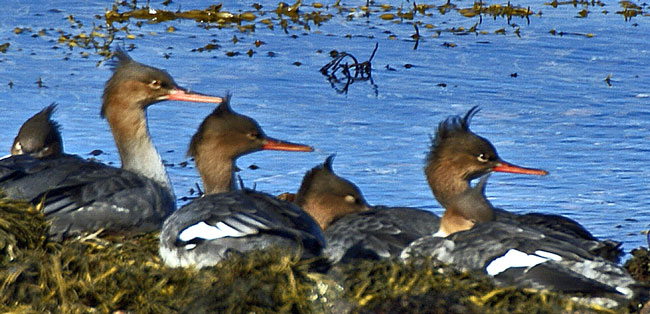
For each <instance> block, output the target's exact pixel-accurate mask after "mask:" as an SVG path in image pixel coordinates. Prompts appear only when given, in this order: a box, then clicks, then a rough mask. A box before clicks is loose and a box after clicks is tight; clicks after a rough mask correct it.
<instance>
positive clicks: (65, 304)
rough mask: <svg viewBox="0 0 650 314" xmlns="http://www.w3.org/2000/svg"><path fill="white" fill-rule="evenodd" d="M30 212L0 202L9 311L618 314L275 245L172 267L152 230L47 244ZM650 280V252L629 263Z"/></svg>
mask: <svg viewBox="0 0 650 314" xmlns="http://www.w3.org/2000/svg"><path fill="white" fill-rule="evenodd" d="M47 227H48V225H47V222H46V221H45V219H44V216H43V214H42V213H41V212H40V211H39V210H38V208H35V207H34V206H32V205H30V204H27V203H24V202H19V201H12V200H8V199H5V198H2V199H0V301H1V302H0V311H2V312H10V313H45V312H63V313H92V312H103V313H118V312H127V313H179V312H186V311H192V312H197V313H202V312H213V313H251V312H254V313H395V312H403V311H406V310H408V312H409V313H436V312H438V313H440V312H445V313H468V312H473V313H479V312H480V313H510V312H517V313H521V312H530V313H540V312H542V313H614V312H615V313H618V312H623V313H625V312H634V311H636V310H637V309H638V308H637V307H636V305H635V304H629V305H628V306H627V307H623V308H619V309H616V310H614V311H612V310H608V309H603V308H597V307H590V306H588V305H584V304H581V303H578V302H575V301H574V299H573V298H572V296H562V295H558V294H556V293H553V292H548V291H533V290H530V289H519V288H514V287H499V286H495V285H494V284H493V283H492V281H491V279H489V278H488V277H487V276H485V275H482V274H476V273H470V272H461V271H457V270H454V269H453V268H451V267H448V266H446V265H441V264H439V263H436V262H434V261H425V262H424V263H406V264H405V263H402V262H400V261H395V260H383V261H359V263H356V264H354V265H344V266H339V267H337V268H335V269H334V270H333V271H330V273H329V274H328V275H325V274H321V273H317V272H312V271H310V264H309V262H310V261H300V260H299V259H298V258H296V257H295V256H291V255H287V254H283V252H282V251H281V250H279V249H276V250H270V251H265V252H253V253H250V254H246V255H242V256H232V257H231V258H229V259H228V260H226V261H224V262H222V263H220V264H218V265H216V266H213V267H208V268H204V269H202V270H200V271H198V270H195V269H181V268H176V269H174V268H168V267H166V266H164V265H163V263H162V262H161V260H160V257H159V256H158V233H149V234H144V235H139V236H131V237H123V236H110V235H106V236H104V235H97V234H92V235H87V236H85V237H82V238H74V239H71V240H67V241H65V242H63V243H55V242H49V241H48V240H47V239H46V234H47V232H46V231H47ZM626 268H627V269H628V270H630V271H631V273H632V274H633V276H635V278H636V279H637V280H642V281H643V282H646V283H647V282H648V278H649V277H648V275H649V274H650V271H649V270H650V259H648V250H647V249H646V248H639V249H637V250H635V252H634V253H633V257H632V258H631V259H630V260H628V261H627V262H626Z"/></svg>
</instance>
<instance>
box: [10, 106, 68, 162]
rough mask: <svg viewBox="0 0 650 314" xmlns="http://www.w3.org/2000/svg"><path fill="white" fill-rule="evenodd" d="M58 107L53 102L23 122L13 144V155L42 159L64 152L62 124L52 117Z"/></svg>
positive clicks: (11, 151)
mask: <svg viewBox="0 0 650 314" xmlns="http://www.w3.org/2000/svg"><path fill="white" fill-rule="evenodd" d="M56 107H57V105H56V103H52V104H50V105H49V106H47V107H45V108H43V110H41V111H39V112H38V113H36V114H34V115H33V116H32V117H31V118H29V119H27V120H26V121H25V123H23V125H22V126H21V127H20V130H19V131H18V134H17V135H16V138H15V139H14V142H13V144H12V145H11V150H10V153H11V156H15V155H29V156H32V157H34V158H39V159H40V158H46V157H58V156H60V155H61V154H63V141H62V139H61V126H60V125H59V124H58V123H57V122H56V121H54V120H53V119H52V114H53V113H54V112H55V111H56Z"/></svg>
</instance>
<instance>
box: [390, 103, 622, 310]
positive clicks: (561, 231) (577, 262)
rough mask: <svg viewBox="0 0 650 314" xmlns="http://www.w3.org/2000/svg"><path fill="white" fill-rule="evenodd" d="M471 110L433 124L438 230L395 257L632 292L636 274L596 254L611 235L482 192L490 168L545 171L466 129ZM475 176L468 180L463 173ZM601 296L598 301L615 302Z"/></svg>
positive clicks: (545, 283)
mask: <svg viewBox="0 0 650 314" xmlns="http://www.w3.org/2000/svg"><path fill="white" fill-rule="evenodd" d="M476 112H477V109H476V107H474V108H472V109H471V110H470V111H469V112H468V113H467V114H466V115H465V116H464V117H463V118H460V117H451V118H449V119H447V120H446V121H444V122H442V123H441V124H440V126H439V127H438V131H437V134H436V137H435V139H434V143H433V145H432V150H431V153H430V154H429V158H428V163H427V167H426V168H425V172H426V174H427V178H428V181H429V184H430V185H431V188H432V190H433V193H434V195H435V196H436V198H437V199H438V201H439V202H440V204H441V205H443V206H444V207H445V213H444V215H443V216H442V218H441V222H440V228H439V230H438V232H436V233H435V234H434V235H430V236H427V237H423V238H420V239H418V240H416V241H414V242H413V243H412V244H411V245H410V246H409V247H408V248H406V249H405V250H404V251H403V252H402V254H401V257H402V258H412V257H415V256H431V257H434V258H436V259H438V260H440V261H442V262H445V263H449V264H453V265H455V266H457V267H459V268H462V269H469V270H479V271H484V272H486V273H487V274H489V275H492V276H494V277H495V278H496V279H497V281H500V282H505V283H508V284H515V285H519V286H523V287H532V288H539V289H542V288H543V289H553V290H558V291H564V292H581V293H587V294H589V295H591V296H612V295H613V296H616V295H618V296H624V297H631V296H632V295H633V292H632V288H631V286H632V285H633V284H634V280H632V278H631V277H630V276H629V275H628V274H627V273H626V272H625V270H624V269H623V268H622V267H620V266H618V265H616V262H612V261H609V260H606V259H605V258H602V257H600V256H598V255H597V254H599V253H601V252H602V248H603V247H604V246H607V245H609V242H599V241H598V240H597V239H595V238H594V237H593V236H591V234H590V233H589V232H587V231H586V230H585V229H584V228H583V227H582V226H580V225H579V224H578V223H577V222H575V221H573V220H570V219H568V218H565V217H562V216H557V215H541V214H536V215H515V214H512V213H508V212H505V211H503V210H497V209H494V208H493V207H492V205H491V204H490V203H489V202H488V201H487V199H486V198H485V195H484V193H483V192H484V189H485V184H486V182H487V176H488V175H489V173H491V172H496V171H503V172H513V173H523V174H537V175H544V174H546V172H545V171H543V170H537V169H529V168H521V167H518V166H513V165H511V164H507V163H505V162H503V161H502V160H501V159H500V158H499V157H498V155H497V153H496V150H495V149H494V147H493V146H492V145H491V144H490V143H489V142H488V141H487V140H485V139H483V138H481V137H479V136H477V135H475V134H474V133H472V132H471V131H470V130H469V121H470V119H471V117H472V116H473V115H474V114H475V113H476ZM479 176H483V177H482V178H481V180H480V182H479V183H478V184H477V185H476V186H475V187H474V188H472V187H471V186H470V183H469V181H470V180H472V179H474V178H477V177H479ZM529 217H532V218H529ZM611 249H618V247H617V246H613V247H612V248H611ZM609 255H612V254H609ZM609 255H606V256H605V257H607V256H609ZM605 300H606V301H603V302H604V303H603V305H608V304H609V305H608V306H611V305H614V304H615V303H616V302H614V301H612V302H614V304H612V303H608V302H610V301H611V300H610V299H607V298H606V299H605Z"/></svg>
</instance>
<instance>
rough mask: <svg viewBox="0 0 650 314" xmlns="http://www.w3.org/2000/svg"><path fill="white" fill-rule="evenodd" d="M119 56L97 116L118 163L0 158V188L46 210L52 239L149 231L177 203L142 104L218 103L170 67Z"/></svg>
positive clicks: (61, 158)
mask: <svg viewBox="0 0 650 314" xmlns="http://www.w3.org/2000/svg"><path fill="white" fill-rule="evenodd" d="M115 56H117V58H118V62H117V64H116V66H115V67H114V69H113V70H114V73H113V75H112V77H111V78H110V79H109V80H108V82H107V83H106V88H105V89H104V95H103V104H102V110H101V116H102V117H105V118H106V119H107V120H108V123H109V125H110V126H111V131H112V133H113V137H114V139H115V143H116V145H117V148H118V150H119V153H120V158H121V160H122V168H121V169H118V168H114V167H110V166H106V165H104V164H100V163H96V162H89V161H86V160H84V159H83V158H81V157H79V156H75V155H66V154H63V155H61V156H59V157H57V158H46V159H42V160H39V159H34V158H32V157H30V156H24V155H19V156H13V157H11V158H8V159H4V160H2V161H1V162H0V190H3V192H4V193H5V194H6V195H7V196H8V197H10V198H16V199H23V200H28V201H31V202H33V203H38V202H40V201H41V200H42V199H43V198H45V203H44V207H43V211H44V213H45V215H46V217H47V219H48V220H49V221H50V222H51V226H50V229H49V235H50V236H51V238H52V239H54V240H61V239H63V238H66V237H70V236H75V235H79V234H81V233H83V232H94V231H98V230H102V229H103V230H105V231H107V232H110V233H139V232H149V231H154V230H157V229H159V228H160V226H161V224H162V222H163V220H164V219H165V217H167V216H168V215H169V214H171V212H173V211H174V210H175V209H176V202H175V199H174V196H173V192H172V188H171V184H170V183H169V179H168V177H167V172H166V171H165V167H164V165H163V163H162V160H161V157H160V155H159V154H158V152H157V151H156V148H155V147H154V145H153V142H152V141H151V137H150V136H149V130H148V127H147V119H146V108H147V107H148V106H149V105H152V104H155V103H157V102H160V101H163V100H180V101H193V102H220V101H222V99H221V98H220V97H212V96H206V95H201V94H197V93H193V92H189V91H187V90H185V89H182V88H180V87H179V86H178V85H177V84H176V83H175V82H174V80H173V79H172V78H171V76H169V74H167V72H165V71H162V70H159V69H156V68H154V67H150V66H147V65H143V64H140V63H138V62H136V61H134V60H133V59H131V58H130V57H129V56H128V55H127V54H126V53H125V52H124V51H122V50H121V49H119V48H118V49H117V51H116V52H115Z"/></svg>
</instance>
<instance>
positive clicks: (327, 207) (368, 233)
mask: <svg viewBox="0 0 650 314" xmlns="http://www.w3.org/2000/svg"><path fill="white" fill-rule="evenodd" d="M334 156H335V155H330V156H329V157H327V158H326V159H325V162H324V163H323V164H321V165H318V166H316V167H314V168H313V169H311V170H309V171H308V172H307V173H306V174H305V176H304V178H303V180H302V183H301V185H300V189H299V190H298V193H297V194H296V196H295V200H294V202H295V203H296V204H297V205H298V206H299V207H300V208H302V209H303V210H304V211H306V212H307V213H309V214H310V215H311V216H312V217H314V219H315V220H316V221H317V222H318V224H319V226H320V227H321V229H323V230H324V235H325V240H326V242H327V246H326V247H325V249H324V251H323V255H324V256H325V257H326V259H327V260H328V262H329V263H330V264H331V265H334V264H337V263H344V264H345V263H350V262H353V261H355V260H357V259H371V260H378V259H384V258H391V257H397V256H399V254H400V253H401V251H402V250H403V249H404V248H406V247H407V246H408V245H409V244H410V243H411V242H412V241H414V240H416V239H418V238H420V237H423V236H427V235H430V234H431V233H433V232H435V230H436V229H437V228H438V226H439V218H438V216H436V215H435V214H433V213H432V212H429V211H426V210H421V209H418V208H408V207H388V206H370V205H368V202H367V201H366V199H365V198H364V197H363V194H362V193H361V190H360V189H359V188H358V187H357V186H356V185H355V184H354V183H352V182H351V181H349V180H347V179H345V178H342V177H340V176H338V175H336V174H335V173H334V171H333V169H332V164H333V160H334Z"/></svg>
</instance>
